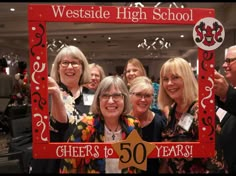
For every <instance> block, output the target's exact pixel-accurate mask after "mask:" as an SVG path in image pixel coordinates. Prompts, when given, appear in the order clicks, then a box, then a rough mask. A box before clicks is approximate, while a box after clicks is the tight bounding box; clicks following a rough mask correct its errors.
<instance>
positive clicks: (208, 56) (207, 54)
mask: <svg viewBox="0 0 236 176" xmlns="http://www.w3.org/2000/svg"><path fill="white" fill-rule="evenodd" d="M211 59H213V53H212V52H208V51H204V53H203V61H202V63H201V65H202V69H203V70H205V71H207V69H206V68H205V62H206V61H209V60H211Z"/></svg>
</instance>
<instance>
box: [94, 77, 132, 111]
mask: <svg viewBox="0 0 236 176" xmlns="http://www.w3.org/2000/svg"><path fill="white" fill-rule="evenodd" d="M112 86H114V87H115V88H116V89H118V90H119V91H121V92H122V94H123V95H124V109H123V113H122V115H126V114H128V113H129V112H130V110H131V105H130V99H129V92H128V88H127V86H126V85H125V83H124V81H123V80H122V78H121V77H119V76H117V75H115V76H107V77H105V78H104V79H103V80H102V81H101V83H100V84H99V86H98V88H97V90H96V92H95V95H94V99H93V103H92V105H91V107H90V111H91V112H92V113H93V114H100V115H101V110H100V103H99V96H100V95H101V94H102V93H103V92H106V91H109V90H110V89H111V87H112Z"/></svg>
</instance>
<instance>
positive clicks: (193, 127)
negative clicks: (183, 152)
mask: <svg viewBox="0 0 236 176" xmlns="http://www.w3.org/2000/svg"><path fill="white" fill-rule="evenodd" d="M158 104H159V106H160V108H161V109H162V108H166V107H168V108H169V115H168V118H167V127H166V128H165V129H164V131H163V132H162V138H163V141H164V142H168V141H170V142H190V141H198V83H197V80H196V78H195V75H194V73H193V71H192V68H191V66H190V65H189V63H188V62H187V61H186V60H185V59H183V58H180V57H176V58H171V59H169V60H167V61H166V62H165V63H164V64H163V65H162V67H161V70H160V91H159V97H158ZM161 160H162V164H161V170H160V172H161V173H178V174H184V173H186V174H187V173H224V163H223V162H224V161H223V158H220V157H219V158H218V155H216V156H215V157H213V158H169V159H161Z"/></svg>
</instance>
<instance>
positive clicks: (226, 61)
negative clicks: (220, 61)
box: [225, 58, 236, 65]
mask: <svg viewBox="0 0 236 176" xmlns="http://www.w3.org/2000/svg"><path fill="white" fill-rule="evenodd" d="M235 60H236V58H226V59H225V63H227V64H228V65H230V63H231V62H233V61H235Z"/></svg>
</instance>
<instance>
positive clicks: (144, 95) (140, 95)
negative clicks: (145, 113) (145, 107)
mask: <svg viewBox="0 0 236 176" xmlns="http://www.w3.org/2000/svg"><path fill="white" fill-rule="evenodd" d="M130 94H132V95H135V96H136V97H137V98H139V99H142V98H144V99H149V98H152V96H153V94H142V93H139V92H138V93H137V92H130Z"/></svg>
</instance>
